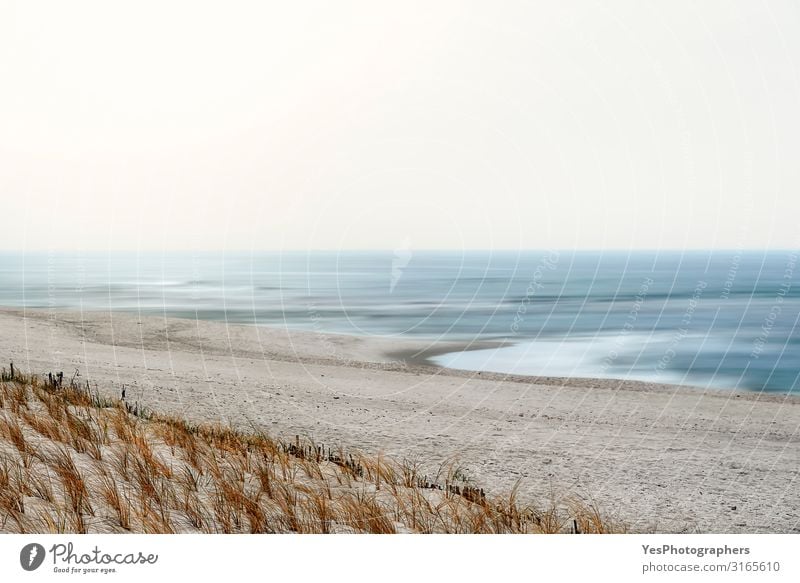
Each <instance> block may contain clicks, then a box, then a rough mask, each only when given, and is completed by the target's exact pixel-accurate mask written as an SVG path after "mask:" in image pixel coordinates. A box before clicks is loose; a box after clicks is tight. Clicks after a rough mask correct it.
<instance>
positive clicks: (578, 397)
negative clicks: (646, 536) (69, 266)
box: [0, 309, 800, 533]
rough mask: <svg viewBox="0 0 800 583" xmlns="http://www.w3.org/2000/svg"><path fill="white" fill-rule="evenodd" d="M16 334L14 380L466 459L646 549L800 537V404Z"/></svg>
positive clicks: (185, 333) (309, 348) (295, 340)
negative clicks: (648, 545)
mask: <svg viewBox="0 0 800 583" xmlns="http://www.w3.org/2000/svg"><path fill="white" fill-rule="evenodd" d="M0 327H1V329H2V334H0V358H2V360H3V362H4V363H8V362H11V361H13V362H14V364H15V366H16V367H17V368H18V369H20V370H23V371H24V372H31V373H36V374H44V375H46V374H47V373H48V372H51V371H52V372H59V371H63V372H64V376H65V377H66V378H72V377H73V376H74V375H76V374H77V375H78V377H77V378H78V379H79V380H80V381H81V382H86V381H88V382H89V383H90V385H91V386H92V387H94V386H95V385H96V386H97V389H98V390H99V391H100V392H102V393H107V394H108V395H109V396H119V395H120V394H121V391H122V388H123V385H124V388H125V391H126V399H127V400H128V401H135V402H139V403H140V404H141V405H143V406H146V407H148V408H151V409H153V410H156V411H161V412H165V413H170V414H176V415H181V416H185V417H187V418H189V419H191V420H194V421H206V422H220V423H223V424H229V425H232V426H234V427H241V428H253V429H257V430H259V431H266V432H268V433H269V434H270V435H272V436H275V437H280V438H284V439H292V438H294V436H295V435H301V436H304V437H310V438H313V439H314V440H316V441H317V442H321V443H324V444H328V445H342V446H345V447H347V448H356V449H359V450H361V451H364V452H366V453H370V454H377V453H385V454H386V455H387V456H392V457H394V458H398V459H408V460H414V461H418V462H420V463H421V464H423V466H424V467H426V468H430V471H431V472H435V471H436V468H437V467H438V466H439V465H441V464H442V463H444V462H447V461H449V460H452V459H454V458H457V459H458V460H459V462H460V463H461V465H462V467H463V471H464V473H465V474H466V475H467V476H468V477H469V479H470V481H471V482H472V483H474V484H475V485H477V486H479V487H482V488H486V489H487V490H489V491H510V490H511V489H512V488H513V487H514V486H515V484H517V483H519V494H518V495H519V497H521V498H531V499H538V500H541V499H543V498H544V499H548V498H549V497H551V496H555V497H563V496H569V495H574V496H578V497H580V498H581V499H583V500H585V501H590V502H591V503H594V504H596V505H597V506H598V507H599V508H600V509H602V511H603V512H604V513H605V514H607V515H610V516H612V517H614V518H615V519H617V520H620V521H622V522H624V523H625V524H626V525H627V527H628V529H629V530H632V531H637V532H773V533H777V532H798V531H800V504H798V502H797V501H796V499H795V495H794V490H795V488H796V485H797V483H798V468H799V467H800V449H798V445H799V444H800V435H798V428H800V401H798V399H797V397H794V396H790V395H783V394H757V393H747V392H734V391H726V390H716V389H715V390H702V389H696V388H692V387H677V386H672V385H657V384H652V383H643V382H633V381H627V382H622V381H616V380H613V379H602V380H601V379H575V378H573V379H561V378H536V377H521V376H509V375H503V374H487V373H477V372H467V371H456V370H449V369H445V368H440V367H436V366H433V365H431V364H430V363H429V361H428V360H427V357H428V356H430V355H432V354H440V353H442V352H447V351H455V350H458V349H460V348H464V346H460V345H458V344H457V343H448V344H442V345H434V346H431V344H430V343H427V342H422V341H419V340H403V339H394V338H381V337H371V336H349V335H337V334H325V333H322V332H319V333H318V332H314V331H294V330H285V329H280V328H268V327H262V326H248V325H242V324H226V323H225V322H214V321H206V320H193V319H189V318H186V319H178V318H161V317H155V316H138V315H136V314H131V313H118V312H113V313H110V312H101V311H93V312H83V313H81V312H76V311H57V310H46V309H41V310H31V309H28V310H25V311H23V310H21V309H3V310H0ZM487 346H490V345H489V344H487V343H482V344H479V345H473V346H470V347H469V348H485V347H487ZM4 366H7V364H4Z"/></svg>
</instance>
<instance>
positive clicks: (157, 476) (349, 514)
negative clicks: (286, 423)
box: [0, 371, 623, 533]
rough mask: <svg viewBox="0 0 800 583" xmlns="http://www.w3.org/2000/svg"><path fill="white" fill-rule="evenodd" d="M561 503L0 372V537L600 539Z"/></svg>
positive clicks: (449, 470) (596, 515) (605, 526)
mask: <svg viewBox="0 0 800 583" xmlns="http://www.w3.org/2000/svg"><path fill="white" fill-rule="evenodd" d="M622 530H623V527H622V526H621V525H619V524H616V523H613V522H610V521H609V520H608V519H606V518H604V516H603V515H602V514H601V513H600V512H599V511H598V510H597V509H596V508H595V507H593V506H592V505H589V504H586V503H583V502H581V501H578V500H575V499H569V498H567V499H564V500H550V501H548V503H547V504H545V505H542V506H541V507H539V506H534V505H530V504H522V503H520V502H519V500H518V494H517V489H516V488H515V489H514V490H512V491H511V492H509V493H506V494H505V495H491V494H488V493H485V492H484V491H483V490H482V489H480V488H477V487H475V486H473V485H471V484H470V483H469V482H468V481H467V480H466V479H465V478H464V476H463V472H461V471H460V469H459V467H458V466H456V465H455V464H449V465H445V466H444V467H443V470H442V471H441V472H440V473H439V475H438V476H437V478H436V479H429V478H428V477H427V476H424V475H421V470H420V468H419V466H418V465H416V464H412V463H408V462H403V461H395V460H391V459H387V458H385V457H383V456H369V455H364V454H361V453H356V452H355V451H353V452H347V451H344V450H343V449H341V448H339V449H336V450H333V449H330V448H327V447H325V446H320V445H318V444H314V443H312V442H310V441H308V440H300V439H299V438H295V439H294V440H290V441H288V442H284V441H280V440H277V439H274V438H271V437H269V436H267V435H264V434H260V433H257V432H254V431H251V432H244V431H238V430H235V429H233V428H230V427H223V426H219V425H212V424H205V425H203V424H201V425H194V424H191V423H189V422H188V421H186V420H184V419H179V418H176V417H173V416H169V415H161V414H158V413H154V412H151V411H149V410H145V409H142V408H140V407H139V406H138V405H130V404H128V403H125V402H123V401H121V400H113V399H109V398H106V397H103V396H101V395H99V394H98V393H97V392H93V391H91V390H89V388H88V386H87V387H81V386H77V385H76V384H75V383H74V382H69V383H67V384H66V385H65V384H64V381H63V377H62V378H56V377H53V378H49V379H44V380H43V379H40V378H38V377H36V376H26V375H21V374H19V372H18V371H16V372H13V373H9V372H6V371H3V373H2V377H0V532H15V533H88V532H100V533H125V532H136V533H185V532H200V533H398V532H411V533H568V532H580V533H606V532H620V531H622Z"/></svg>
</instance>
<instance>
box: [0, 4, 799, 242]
mask: <svg viewBox="0 0 800 583" xmlns="http://www.w3.org/2000/svg"><path fill="white" fill-rule="evenodd" d="M0 84H2V85H1V86H0V203H1V204H2V210H0V216H2V223H3V225H2V228H0V249H13V250H18V249H29V250H71V249H89V250H114V249H126V250H171V249H186V250H193V249H197V250H202V249H226V250H227V249H230V250H274V249H334V250H336V249H397V248H404V249H405V248H412V249H413V248H416V249H520V248H531V249H545V248H558V249H582V248H583V249H654V248H659V249H667V248H669V249H686V248H726V249H738V248H792V249H794V248H797V247H800V229H798V216H799V212H798V211H800V196H799V195H800V164H798V153H800V107H799V106H798V104H800V7H798V5H797V4H796V3H793V2H791V1H770V2H758V1H756V2H752V1H728V0H724V1H723V0H720V1H716V2H715V1H708V2H683V1H674V2H643V1H639V0H635V1H619V0H617V1H611V2H571V1H566V2H553V1H547V2H513V1H508V2H502V3H498V2H489V1H484V2H465V1H459V2H447V1H437V2H426V1H423V2H412V1H404V2H375V1H364V2H348V1H338V2H320V1H305V2H236V1H225V2H202V1H197V0H195V1H192V2H177V1H172V0H158V1H149V0H139V1H137V2H107V1H106V0H99V1H83V0H72V1H70V2H63V1H60V0H54V1H37V0H25V1H20V2H10V1H6V0H0Z"/></svg>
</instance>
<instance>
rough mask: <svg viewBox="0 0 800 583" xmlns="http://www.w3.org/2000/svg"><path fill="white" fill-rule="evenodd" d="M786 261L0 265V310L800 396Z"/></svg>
mask: <svg viewBox="0 0 800 583" xmlns="http://www.w3.org/2000/svg"><path fill="white" fill-rule="evenodd" d="M797 259H798V256H797V253H796V252H791V251H770V252H760V251H737V250H730V251H713V252H711V251H705V252H703V251H692V252H675V251H670V252H655V251H648V252H645V251H642V252H635V253H627V252H602V253H601V252H565V251H561V252H557V251H524V252H512V251H502V252H498V251H493V252H488V251H465V252H434V251H416V250H412V249H399V250H397V251H385V252H355V251H353V252H310V253H307V252H284V253H188V252H187V253H120V252H114V253H2V254H0V305H5V306H28V307H35V308H68V309H82V310H123V311H135V312H139V313H142V314H157V315H168V316H177V317H187V318H203V319H210V320H226V321H228V322H239V323H248V324H257V325H268V326H290V327H294V328H307V329H314V330H323V331H330V332H339V333H348V334H359V335H375V336H390V337H420V338H426V339H430V340H431V341H435V340H462V341H468V342H471V341H480V340H506V341H508V343H507V344H506V345H505V346H504V347H502V348H499V349H486V350H476V351H467V352H460V353H454V354H447V355H442V356H439V357H437V361H438V362H439V363H440V364H443V365H447V366H452V367H456V368H464V369H469V370H487V371H489V370H491V371H498V372H510V373H519V374H546V375H552V376H582V377H610V378H631V379H641V380H652V381H661V382H670V383H680V384H689V385H695V386H699V387H722V388H738V389H747V390H752V391H774V392H796V391H800V382H799V380H798V379H799V378H800V334H798V318H800V286H799V285H797V284H798V281H797V279H798V275H797Z"/></svg>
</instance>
